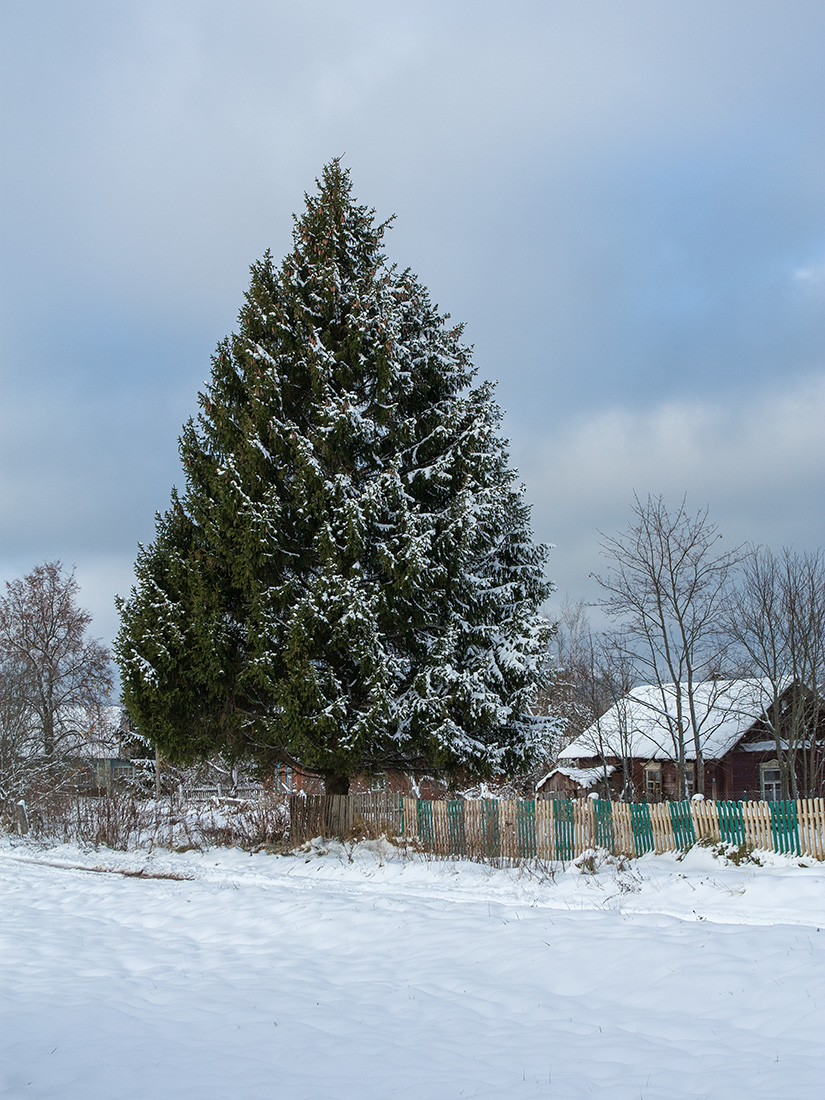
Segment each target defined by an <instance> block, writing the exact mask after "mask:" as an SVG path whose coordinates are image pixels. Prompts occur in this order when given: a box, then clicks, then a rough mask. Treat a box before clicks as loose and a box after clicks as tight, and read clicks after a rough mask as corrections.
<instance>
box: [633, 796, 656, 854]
mask: <svg viewBox="0 0 825 1100" xmlns="http://www.w3.org/2000/svg"><path fill="white" fill-rule="evenodd" d="M630 825H631V828H632V829H633V847H634V848H635V849H636V855H637V856H642V855H644V854H645V852H652V851H653V847H654V845H653V826H652V825H651V824H650V806H648V804H647V803H646V802H631V803H630Z"/></svg>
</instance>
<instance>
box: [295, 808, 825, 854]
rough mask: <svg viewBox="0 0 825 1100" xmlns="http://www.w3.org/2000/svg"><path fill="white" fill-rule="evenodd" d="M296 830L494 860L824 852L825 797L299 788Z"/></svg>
mask: <svg viewBox="0 0 825 1100" xmlns="http://www.w3.org/2000/svg"><path fill="white" fill-rule="evenodd" d="M290 814H291V834H290V835H291V839H292V841H293V843H295V844H296V845H298V844H302V843H304V842H305V841H307V840H311V839H312V838H313V837H316V836H326V837H339V838H342V839H353V840H354V839H360V838H363V837H378V836H381V835H384V834H386V835H388V836H390V837H397V838H399V839H403V840H405V841H406V842H407V843H409V844H411V845H412V846H413V847H417V848H419V849H420V850H422V851H426V852H432V853H433V854H435V855H439V856H444V857H453V858H455V857H459V856H463V857H465V858H469V859H477V860H488V861H491V862H495V863H501V862H507V863H516V862H520V861H523V860H531V859H541V860H559V861H566V860H570V859H575V858H576V857H577V856H580V855H581V854H582V853H583V852H587V851H589V850H591V849H594V848H599V849H604V850H607V851H610V852H612V853H614V854H616V855H627V856H640V855H644V853H645V852H651V851H655V852H659V853H661V852H668V851H677V850H679V849H684V848H687V847H690V845H691V844H694V843H695V842H697V841H701V842H704V843H709V844H714V843H725V844H733V845H739V844H743V843H744V844H747V845H748V846H749V847H751V848H754V849H765V850H768V851H778V852H786V853H789V854H797V855H800V856H802V855H804V856H810V857H813V858H815V859H825V800H824V799H822V798H806V799H800V800H798V801H796V802H792V801H784V802H782V801H781V802H714V801H710V800H707V801H696V802H693V801H691V802H660V803H653V804H650V805H648V804H647V803H644V802H637V803H625V802H607V801H597V800H596V799H583V800H580V801H576V802H573V801H564V800H561V799H559V800H542V799H539V800H533V799H500V800H496V799H479V800H464V799H452V800H449V801H429V800H425V799H416V798H407V797H402V796H400V795H397V794H386V793H380V792H379V793H374V794H358V795H350V796H343V795H293V796H292V798H291V800H290Z"/></svg>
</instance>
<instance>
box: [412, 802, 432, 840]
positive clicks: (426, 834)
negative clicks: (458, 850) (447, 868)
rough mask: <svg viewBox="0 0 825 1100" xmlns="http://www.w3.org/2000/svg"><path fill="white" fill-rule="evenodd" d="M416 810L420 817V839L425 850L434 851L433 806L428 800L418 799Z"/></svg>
mask: <svg viewBox="0 0 825 1100" xmlns="http://www.w3.org/2000/svg"><path fill="white" fill-rule="evenodd" d="M415 808H416V813H417V815H418V838H419V840H420V841H421V843H422V845H423V846H424V847H425V848H427V849H429V850H430V851H432V849H433V847H434V845H435V830H434V829H433V804H432V802H430V801H428V800H427V799H424V798H417V799H416V807H415Z"/></svg>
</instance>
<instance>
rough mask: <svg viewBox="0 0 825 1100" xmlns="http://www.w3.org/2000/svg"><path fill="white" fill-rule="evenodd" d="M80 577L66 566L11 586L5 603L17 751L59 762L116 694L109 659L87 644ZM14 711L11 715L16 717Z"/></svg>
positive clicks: (2, 674)
mask: <svg viewBox="0 0 825 1100" xmlns="http://www.w3.org/2000/svg"><path fill="white" fill-rule="evenodd" d="M77 590H78V586H77V581H76V580H75V578H74V571H73V570H71V571H66V570H64V568H63V566H62V564H61V563H60V562H59V561H54V562H46V563H45V564H44V565H38V566H37V567H36V568H35V569H33V570H32V571H31V573H29V574H27V575H26V576H25V577H22V578H20V579H18V580H15V581H11V582H7V583H6V591H5V595H4V596H2V597H0V678H2V685H3V691H4V696H5V698H6V700H7V702H6V703H4V706H3V711H2V715H1V716H0V717H1V718H2V720H3V721H4V725H7V730H8V732H10V731H11V729H12V724H10V723H11V720H12V717H13V719H14V723H13V728H14V729H15V730H16V731H17V734H16V737H15V744H16V745H17V746H18V748H19V747H20V746H21V745H23V744H25V745H26V746H27V752H28V753H29V754H30V755H41V756H42V757H43V758H44V759H45V760H46V761H54V760H55V759H56V758H57V757H58V756H59V754H60V752H61V750H62V749H63V747H64V746H65V745H66V743H67V741H69V740H71V738H72V736H73V735H77V734H78V733H81V732H83V731H84V730H85V729H86V728H88V726H89V723H90V722H91V723H96V724H97V725H98V726H99V725H101V722H100V708H101V707H102V706H103V704H104V703H105V702H106V700H107V698H108V696H109V693H110V691H111V688H112V671H111V666H110V663H109V652H108V650H107V649H106V648H105V647H104V646H102V645H101V644H100V642H98V641H96V640H94V639H92V638H89V637H87V629H88V627H89V625H90V623H91V616H90V615H89V613H88V612H87V611H84V610H82V609H81V608H79V607H78V606H77V603H76V596H77ZM9 707H11V711H9Z"/></svg>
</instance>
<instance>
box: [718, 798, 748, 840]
mask: <svg viewBox="0 0 825 1100" xmlns="http://www.w3.org/2000/svg"><path fill="white" fill-rule="evenodd" d="M716 813H717V817H718V820H719V832H720V834H721V837H722V840H724V841H725V842H726V843H728V844H744V843H745V822H744V821H743V820H742V803H741V802H717V803H716Z"/></svg>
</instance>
